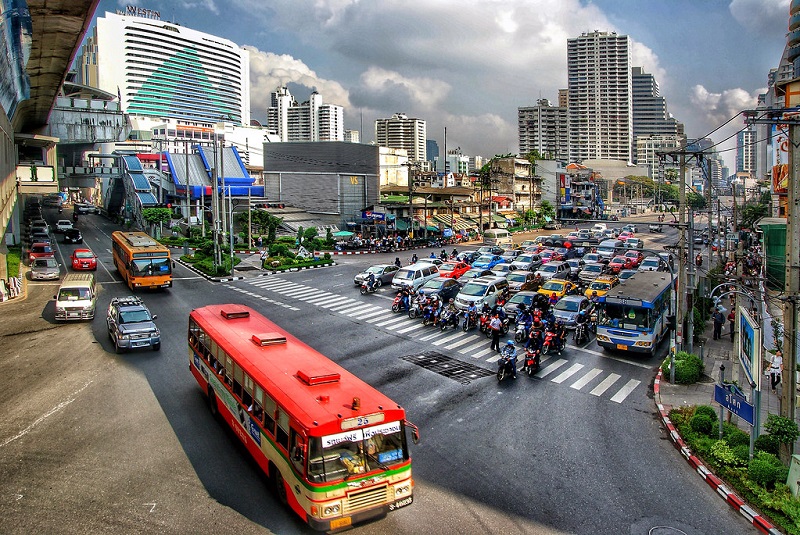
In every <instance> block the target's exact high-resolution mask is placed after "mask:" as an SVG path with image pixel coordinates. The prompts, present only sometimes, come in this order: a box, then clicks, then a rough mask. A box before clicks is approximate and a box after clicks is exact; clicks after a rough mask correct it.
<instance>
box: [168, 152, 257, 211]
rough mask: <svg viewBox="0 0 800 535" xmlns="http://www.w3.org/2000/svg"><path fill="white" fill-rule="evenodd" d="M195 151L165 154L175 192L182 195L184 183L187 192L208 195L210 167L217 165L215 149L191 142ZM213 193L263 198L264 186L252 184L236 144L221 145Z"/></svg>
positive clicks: (184, 194)
mask: <svg viewBox="0 0 800 535" xmlns="http://www.w3.org/2000/svg"><path fill="white" fill-rule="evenodd" d="M193 148H194V150H195V152H193V153H191V154H189V155H188V156H187V155H186V154H170V153H167V154H166V159H167V165H168V166H169V172H170V174H171V175H172V180H173V182H174V185H175V192H176V194H177V195H180V196H182V197H185V196H186V189H187V184H188V189H189V195H190V197H191V198H192V199H199V198H200V196H201V195H211V187H212V182H211V181H212V176H213V172H212V170H213V169H214V168H215V167H216V165H217V152H216V151H214V150H213V149H211V150H209V148H208V147H203V146H201V145H195V146H194V147H193ZM217 172H218V173H219V175H218V177H217V184H216V186H217V192H218V193H222V190H223V188H224V189H225V192H226V194H228V193H230V194H232V195H233V196H235V197H236V196H242V197H246V196H247V195H248V193H249V195H250V197H251V198H255V197H259V198H260V197H264V186H255V185H254V183H255V180H254V179H253V178H252V177H250V175H249V174H248V173H247V169H245V166H244V163H243V162H242V159H241V157H240V156H239V152H238V151H237V150H236V147H225V148H224V149H223V151H222V158H221V159H220V165H219V168H218V169H217Z"/></svg>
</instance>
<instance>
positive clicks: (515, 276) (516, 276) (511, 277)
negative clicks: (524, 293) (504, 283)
mask: <svg viewBox="0 0 800 535" xmlns="http://www.w3.org/2000/svg"><path fill="white" fill-rule="evenodd" d="M506 278H507V279H508V282H525V281H526V280H528V276H527V275H526V274H524V273H509V274H508V277H506Z"/></svg>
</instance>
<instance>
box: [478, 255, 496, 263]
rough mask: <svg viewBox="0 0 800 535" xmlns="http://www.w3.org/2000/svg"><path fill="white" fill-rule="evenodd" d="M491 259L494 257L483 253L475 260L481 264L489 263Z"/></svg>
mask: <svg viewBox="0 0 800 535" xmlns="http://www.w3.org/2000/svg"><path fill="white" fill-rule="evenodd" d="M492 259H494V257H493V256H489V255H483V256H481V257H480V258H478V260H477V261H476V262H479V263H481V264H489V263H490V262H491V261H492Z"/></svg>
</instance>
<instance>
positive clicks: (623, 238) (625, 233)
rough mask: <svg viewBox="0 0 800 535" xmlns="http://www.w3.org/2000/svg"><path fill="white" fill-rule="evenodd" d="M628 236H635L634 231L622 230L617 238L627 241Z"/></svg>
mask: <svg viewBox="0 0 800 535" xmlns="http://www.w3.org/2000/svg"><path fill="white" fill-rule="evenodd" d="M628 238H633V232H628V231H627V230H626V231H625V232H620V233H619V236H617V239H618V240H620V241H627V240H628Z"/></svg>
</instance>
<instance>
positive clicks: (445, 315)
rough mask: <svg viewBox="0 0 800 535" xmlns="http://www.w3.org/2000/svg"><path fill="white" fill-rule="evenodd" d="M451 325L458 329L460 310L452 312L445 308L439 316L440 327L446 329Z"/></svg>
mask: <svg viewBox="0 0 800 535" xmlns="http://www.w3.org/2000/svg"><path fill="white" fill-rule="evenodd" d="M449 325H452V326H453V327H454V328H456V329H458V312H451V311H449V310H448V309H444V310H443V311H442V315H441V317H440V318H439V329H441V330H442V331H444V330H446V329H447V327H448V326H449Z"/></svg>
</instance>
